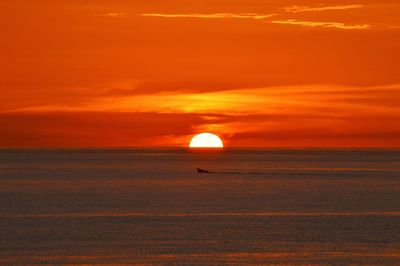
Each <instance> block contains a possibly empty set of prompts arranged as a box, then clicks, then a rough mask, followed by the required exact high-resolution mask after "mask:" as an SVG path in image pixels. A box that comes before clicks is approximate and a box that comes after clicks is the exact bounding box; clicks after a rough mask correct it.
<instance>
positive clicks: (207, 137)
mask: <svg viewBox="0 0 400 266" xmlns="http://www.w3.org/2000/svg"><path fill="white" fill-rule="evenodd" d="M189 147H190V148H223V147H224V144H223V143H222V140H221V139H220V138H219V137H218V136H217V135H214V134H211V133H201V134H198V135H196V136H194V137H193V138H192V140H191V141H190V144H189Z"/></svg>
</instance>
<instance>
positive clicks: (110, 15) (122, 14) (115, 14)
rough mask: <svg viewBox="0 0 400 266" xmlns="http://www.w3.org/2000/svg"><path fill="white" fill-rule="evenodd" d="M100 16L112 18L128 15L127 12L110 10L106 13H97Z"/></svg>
mask: <svg viewBox="0 0 400 266" xmlns="http://www.w3.org/2000/svg"><path fill="white" fill-rule="evenodd" d="M97 16H100V17H111V18H124V17H126V14H125V13H121V12H110V13H105V14H100V15H97Z"/></svg>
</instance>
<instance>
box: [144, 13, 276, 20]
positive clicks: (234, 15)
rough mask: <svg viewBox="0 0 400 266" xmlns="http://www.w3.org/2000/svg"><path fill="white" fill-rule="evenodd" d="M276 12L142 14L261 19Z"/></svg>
mask: <svg viewBox="0 0 400 266" xmlns="http://www.w3.org/2000/svg"><path fill="white" fill-rule="evenodd" d="M276 15H277V14H258V13H211V14H198V13H191V14H158V13H148V14H142V16H144V17H162V18H202V19H231V18H238V19H255V20H262V19H266V18H270V17H272V16H276Z"/></svg>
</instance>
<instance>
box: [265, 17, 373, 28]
mask: <svg viewBox="0 0 400 266" xmlns="http://www.w3.org/2000/svg"><path fill="white" fill-rule="evenodd" d="M272 23H274V24H287V25H298V26H305V27H322V28H337V29H343V30H367V29H370V28H371V25H369V24H345V23H341V22H317V21H301V20H296V19H288V20H274V21H272Z"/></svg>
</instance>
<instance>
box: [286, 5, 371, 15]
mask: <svg viewBox="0 0 400 266" xmlns="http://www.w3.org/2000/svg"><path fill="white" fill-rule="evenodd" d="M362 7H364V5H341V6H319V7H309V6H297V5H293V6H289V7H284V8H283V9H284V10H285V11H286V12H289V13H301V12H321V11H328V10H347V9H357V8H362Z"/></svg>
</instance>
